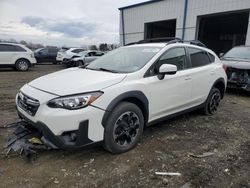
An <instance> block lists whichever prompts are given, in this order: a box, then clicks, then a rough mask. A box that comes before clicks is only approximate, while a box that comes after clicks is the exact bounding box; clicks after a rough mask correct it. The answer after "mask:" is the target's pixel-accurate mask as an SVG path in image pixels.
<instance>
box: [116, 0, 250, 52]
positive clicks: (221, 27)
mask: <svg viewBox="0 0 250 188" xmlns="http://www.w3.org/2000/svg"><path fill="white" fill-rule="evenodd" d="M119 10H120V42H121V45H125V44H128V43H131V42H136V41H139V40H142V39H147V38H160V37H178V38H182V39H184V40H200V41H201V42H203V43H204V44H206V45H207V46H208V47H209V48H211V49H213V50H214V51H215V52H217V53H221V52H225V51H227V50H229V49H230V48H231V47H232V46H235V45H244V44H248V45H250V24H249V22H250V19H249V12H250V0H151V1H146V2H143V3H139V4H135V5H131V6H127V7H121V8H119Z"/></svg>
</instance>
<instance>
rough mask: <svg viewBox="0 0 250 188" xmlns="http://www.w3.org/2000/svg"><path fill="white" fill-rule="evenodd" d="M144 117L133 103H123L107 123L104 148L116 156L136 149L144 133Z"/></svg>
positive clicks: (115, 109) (112, 113)
mask: <svg viewBox="0 0 250 188" xmlns="http://www.w3.org/2000/svg"><path fill="white" fill-rule="evenodd" d="M143 127H144V117H143V114H142V111H141V109H140V108H139V107H138V106H136V105H135V104H133V103H129V102H122V103H120V104H119V105H118V106H116V107H115V108H114V109H113V110H112V112H110V116H109V117H108V119H107V122H106V123H105V130H104V144H103V146H104V148H105V149H106V150H107V151H109V152H111V153H114V154H118V153H124V152H126V151H128V150H130V149H132V148H134V147H135V146H136V145H137V143H138V141H139V139H140V137H141V136H142V133H143Z"/></svg>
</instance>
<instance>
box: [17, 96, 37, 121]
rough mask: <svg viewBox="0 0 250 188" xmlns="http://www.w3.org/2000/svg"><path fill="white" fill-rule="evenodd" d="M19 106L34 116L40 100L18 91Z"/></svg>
mask: <svg viewBox="0 0 250 188" xmlns="http://www.w3.org/2000/svg"><path fill="white" fill-rule="evenodd" d="M17 104H18V106H19V107H20V108H21V109H23V110H24V111H25V112H27V113H28V114H29V115H31V116H34V115H35V114H36V112H37V110H38V108H39V106H40V103H39V101H38V100H36V99H34V98H31V97H29V96H27V95H25V94H24V93H22V92H19V93H18V97H17Z"/></svg>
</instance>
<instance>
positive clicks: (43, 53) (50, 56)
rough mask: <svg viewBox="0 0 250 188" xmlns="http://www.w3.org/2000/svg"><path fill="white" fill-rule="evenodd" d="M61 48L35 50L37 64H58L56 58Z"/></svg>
mask: <svg viewBox="0 0 250 188" xmlns="http://www.w3.org/2000/svg"><path fill="white" fill-rule="evenodd" d="M58 51H59V48H39V49H37V50H35V52H34V53H35V58H36V61H37V63H44V62H51V63H53V64H56V63H57V60H56V56H57V52H58Z"/></svg>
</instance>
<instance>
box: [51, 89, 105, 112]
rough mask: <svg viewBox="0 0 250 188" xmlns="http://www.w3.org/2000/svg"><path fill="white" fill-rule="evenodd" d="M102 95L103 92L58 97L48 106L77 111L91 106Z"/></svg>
mask: <svg viewBox="0 0 250 188" xmlns="http://www.w3.org/2000/svg"><path fill="white" fill-rule="evenodd" d="M102 94H103V92H93V93H85V94H79V95H71V96H65V97H58V98H55V99H52V100H50V101H49V102H48V103H47V105H48V106H49V107H51V108H64V109H68V110H77V109H80V108H84V107H86V106H88V105H90V104H91V103H93V102H94V101H95V100H96V99H98V98H99V97H100V96H101V95H102Z"/></svg>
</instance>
